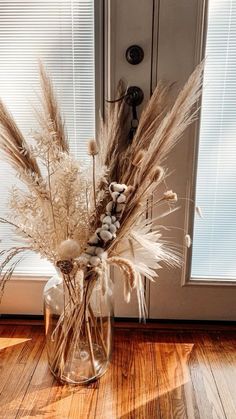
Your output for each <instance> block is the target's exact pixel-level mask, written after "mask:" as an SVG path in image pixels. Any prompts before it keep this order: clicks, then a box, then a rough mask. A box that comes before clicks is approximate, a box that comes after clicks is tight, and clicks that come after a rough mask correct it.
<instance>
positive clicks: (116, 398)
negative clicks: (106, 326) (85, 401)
mask: <svg viewBox="0 0 236 419" xmlns="http://www.w3.org/2000/svg"><path fill="white" fill-rule="evenodd" d="M133 335H134V332H133V331H129V332H128V331H125V332H124V331H121V330H119V331H116V333H115V342H114V354H113V359H112V365H111V367H110V368H109V370H108V371H107V373H106V374H105V375H104V376H103V377H102V378H101V380H100V383H99V388H98V399H97V407H96V412H95V413H96V414H95V418H96V419H111V418H116V419H120V418H125V419H129V418H133V416H132V413H131V412H133V411H134V410H135V372H134V351H135V344H134V340H133Z"/></svg>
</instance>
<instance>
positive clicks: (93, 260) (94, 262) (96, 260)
mask: <svg viewBox="0 0 236 419" xmlns="http://www.w3.org/2000/svg"><path fill="white" fill-rule="evenodd" d="M89 262H90V265H92V266H98V265H99V264H100V263H101V259H100V258H99V257H98V256H92V257H91V258H90V261H89Z"/></svg>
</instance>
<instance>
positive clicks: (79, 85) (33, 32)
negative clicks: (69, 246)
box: [0, 0, 95, 274]
mask: <svg viewBox="0 0 236 419" xmlns="http://www.w3.org/2000/svg"><path fill="white" fill-rule="evenodd" d="M39 58H40V59H41V60H42V61H43V62H44V63H45V65H46V67H47V69H48V71H49V73H50V74H51V76H52V78H53V81H54V84H55V86H56V89H57V94H58V98H59V102H60V106H61V109H62V113H63V115H64V117H65V120H66V126H67V132H68V136H69V139H70V149H71V151H72V152H73V153H74V155H75V156H77V157H79V158H81V159H86V158H87V155H86V150H87V146H86V144H87V140H88V139H90V138H92V137H94V130H95V88H94V1H93V0H30V1H28V0H25V1H23V0H8V1H5V0H1V1H0V96H1V98H2V99H3V100H4V102H5V103H6V104H7V106H8V108H9V109H10V110H11V113H12V114H13V116H14V117H15V119H16V121H17V123H18V125H19V126H20V128H21V130H22V132H23V133H24V134H25V135H26V137H27V136H29V134H30V130H31V129H33V128H34V127H35V119H34V114H33V112H32V104H35V103H37V96H36V93H38V92H39V80H38V63H37V61H38V59H39ZM15 182H17V180H16V179H15V176H14V175H13V174H12V173H11V171H10V170H9V168H8V167H7V165H5V164H4V163H1V165H0V214H1V215H3V214H4V213H6V201H7V190H8V188H9V187H11V185H13V184H14V183H15ZM0 235H1V239H3V243H6V242H8V243H10V241H11V233H10V231H9V228H6V227H5V226H0ZM0 246H3V244H2V245H1V243H0ZM51 271H52V267H51V266H50V265H49V263H46V262H45V261H42V260H40V259H39V257H37V256H36V255H34V254H32V255H30V256H29V257H27V258H26V259H25V260H24V261H22V263H21V265H20V266H19V267H18V268H17V271H16V272H17V273H23V274H45V273H50V272H51Z"/></svg>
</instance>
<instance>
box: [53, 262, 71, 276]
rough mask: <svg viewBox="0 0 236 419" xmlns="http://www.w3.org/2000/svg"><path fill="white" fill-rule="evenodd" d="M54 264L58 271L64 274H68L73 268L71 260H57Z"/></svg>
mask: <svg viewBox="0 0 236 419" xmlns="http://www.w3.org/2000/svg"><path fill="white" fill-rule="evenodd" d="M56 265H57V267H58V268H59V269H60V271H61V272H62V273H63V274H65V275H69V274H70V273H71V272H72V271H73V268H74V264H73V262H72V260H58V262H57V263H56Z"/></svg>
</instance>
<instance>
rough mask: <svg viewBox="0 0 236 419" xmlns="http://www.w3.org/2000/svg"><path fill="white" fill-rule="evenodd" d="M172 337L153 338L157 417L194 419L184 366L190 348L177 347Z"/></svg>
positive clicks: (190, 389)
mask: <svg viewBox="0 0 236 419" xmlns="http://www.w3.org/2000/svg"><path fill="white" fill-rule="evenodd" d="M172 335H173V334H169V333H165V332H163V333H157V334H155V335H154V336H153V340H154V341H155V356H156V365H157V374H158V382H159V402H160V411H161V417H162V418H170V419H171V418H174V419H175V418H192V417H196V418H197V417H198V416H197V414H196V412H195V410H196V403H195V404H194V392H193V388H192V386H191V382H190V375H189V370H188V365H187V362H188V357H189V354H190V351H191V345H190V346H189V345H184V344H181V343H180V342H179V340H178V339H177V340H176V339H173V336H172ZM194 412H195V416H193V415H194Z"/></svg>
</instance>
